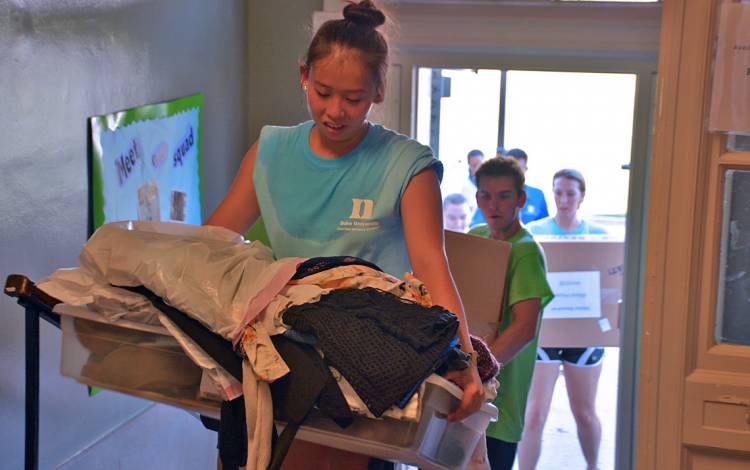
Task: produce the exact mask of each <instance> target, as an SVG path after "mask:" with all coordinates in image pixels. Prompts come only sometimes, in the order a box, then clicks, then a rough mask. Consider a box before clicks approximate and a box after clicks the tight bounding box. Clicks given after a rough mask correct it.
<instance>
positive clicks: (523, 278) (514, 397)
mask: <svg viewBox="0 0 750 470" xmlns="http://www.w3.org/2000/svg"><path fill="white" fill-rule="evenodd" d="M469 233H470V234H472V235H478V236H480V237H485V238H489V237H490V230H489V227H488V226H487V225H480V226H478V227H475V228H473V229H471V231H470V232H469ZM507 241H508V242H509V243H510V244H511V249H510V262H509V267H508V275H507V276H506V279H507V285H506V293H505V302H504V305H503V317H502V320H501V324H500V328H499V329H498V333H499V334H500V333H502V332H503V331H505V329H506V328H508V325H510V322H511V317H512V314H511V306H512V305H514V304H516V303H518V302H520V301H522V300H527V299H534V298H537V299H540V301H541V305H542V308H544V307H545V306H546V305H547V304H548V303H549V302H550V300H552V297H553V294H552V289H550V287H549V284H548V283H547V268H546V262H545V259H544V252H543V251H542V247H540V246H539V244H538V243H537V242H535V241H534V238H533V237H532V236H531V234H530V233H529V232H528V231H527V230H526V229H525V228H521V229H520V230H519V231H518V232H517V233H515V234H514V235H513V236H512V237H510V239H509V240H507ZM540 315H541V312H540ZM540 318H541V316H540ZM539 324H541V322H539ZM538 340H539V328H537V332H536V335H535V336H534V340H533V341H531V343H529V344H528V345H527V346H526V347H525V348H524V349H522V350H521V351H520V352H519V353H518V354H517V355H516V357H514V358H513V360H512V361H510V363H508V364H506V365H505V367H503V369H502V370H501V371H500V374H499V375H498V378H497V379H498V381H499V382H500V388H499V389H498V391H497V398H495V401H494V404H495V406H497V408H498V410H499V411H500V414H499V416H498V420H497V422H495V423H490V425H489V427H488V428H487V435H488V436H490V437H493V438H495V439H500V440H503V441H505V442H518V441H520V440H521V433H522V431H523V420H524V414H525V412H526V400H527V398H528V395H529V387H531V376H532V375H533V373H534V364H535V363H536V346H537V342H538Z"/></svg>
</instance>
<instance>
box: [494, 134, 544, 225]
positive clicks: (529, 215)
mask: <svg viewBox="0 0 750 470" xmlns="http://www.w3.org/2000/svg"><path fill="white" fill-rule="evenodd" d="M503 156H504V157H505V158H512V159H513V160H515V161H516V162H518V165H519V166H520V167H521V170H522V171H523V172H524V174H526V171H527V170H528V169H529V168H528V166H527V164H528V162H529V156H528V155H526V152H524V151H523V150H521V149H519V148H514V149H510V150H508V151H506V152H505V154H503ZM523 190H524V191H525V192H526V204H525V205H524V206H523V209H521V222H523V224H524V225H527V224H528V223H529V222H533V221H535V220H539V219H543V218H545V217H547V216H548V215H549V212H548V211H547V201H546V200H545V199H544V192H542V190H541V189H539V188H534V187H533V186H529V185H528V184H525V185H524V186H523Z"/></svg>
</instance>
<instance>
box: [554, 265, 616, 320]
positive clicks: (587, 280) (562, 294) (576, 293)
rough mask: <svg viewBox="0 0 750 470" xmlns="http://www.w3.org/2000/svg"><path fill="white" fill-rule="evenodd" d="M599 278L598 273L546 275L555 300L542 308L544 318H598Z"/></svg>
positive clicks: (580, 272)
mask: <svg viewBox="0 0 750 470" xmlns="http://www.w3.org/2000/svg"><path fill="white" fill-rule="evenodd" d="M600 276H601V274H600V272H599V271H576V272H551V273H547V282H549V285H550V287H551V288H552V292H553V293H554V294H555V298H554V299H552V302H550V303H549V304H548V305H547V306H546V307H545V308H544V318H545V319H550V318H599V317H600V316H601V310H602V307H601V305H602V304H601V279H600Z"/></svg>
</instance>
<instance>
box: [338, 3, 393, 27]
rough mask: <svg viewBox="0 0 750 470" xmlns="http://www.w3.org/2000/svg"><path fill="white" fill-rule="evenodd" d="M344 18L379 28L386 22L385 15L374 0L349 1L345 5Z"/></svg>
mask: <svg viewBox="0 0 750 470" xmlns="http://www.w3.org/2000/svg"><path fill="white" fill-rule="evenodd" d="M344 19H345V20H346V21H351V22H352V23H356V24H359V25H362V26H369V27H371V28H377V27H378V26H380V25H382V24H383V23H385V15H384V14H383V12H382V11H380V10H378V8H377V7H376V6H375V5H374V4H373V3H372V0H362V1H361V2H359V3H354V2H349V4H348V5H347V6H345V7H344Z"/></svg>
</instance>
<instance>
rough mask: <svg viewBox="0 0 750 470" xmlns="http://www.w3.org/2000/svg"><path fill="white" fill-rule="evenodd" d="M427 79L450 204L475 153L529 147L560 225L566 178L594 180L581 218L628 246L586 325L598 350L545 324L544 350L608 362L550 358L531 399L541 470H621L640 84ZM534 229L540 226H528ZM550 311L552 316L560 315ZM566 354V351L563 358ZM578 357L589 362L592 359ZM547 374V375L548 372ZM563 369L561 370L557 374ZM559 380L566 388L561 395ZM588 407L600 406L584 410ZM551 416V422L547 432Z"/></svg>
mask: <svg viewBox="0 0 750 470" xmlns="http://www.w3.org/2000/svg"><path fill="white" fill-rule="evenodd" d="M417 78H418V86H417V119H416V138H417V140H419V141H421V142H422V143H424V144H427V145H431V146H432V148H433V150H434V151H435V153H436V154H437V156H438V157H439V158H440V160H441V161H442V162H443V164H444V166H445V176H444V179H443V182H442V187H441V189H442V192H443V196H447V195H450V194H454V193H459V194H464V195H466V194H467V190H466V188H467V182H469V180H470V178H469V173H470V171H469V158H468V155H469V153H470V152H471V151H472V150H480V151H481V152H482V153H483V154H484V156H485V157H486V158H487V157H494V156H495V155H496V154H498V153H504V152H508V151H509V150H510V149H522V150H523V151H524V152H525V154H526V156H527V159H526V161H525V163H526V183H527V185H528V186H531V187H532V188H538V189H539V190H541V193H542V194H543V197H544V200H545V201H546V206H547V212H548V216H549V217H551V218H555V216H556V213H557V207H558V205H560V204H564V202H562V201H561V198H560V197H559V196H558V197H557V198H556V195H555V193H556V190H555V189H553V176H554V175H555V174H556V173H557V172H558V171H560V170H563V169H573V170H577V171H578V172H579V173H580V174H581V175H582V176H583V177H584V179H585V193H584V194H583V196H584V198H583V201H582V202H581V203H580V206H579V209H578V218H579V219H580V220H585V221H586V222H587V223H590V224H591V225H592V226H596V227H600V228H602V229H603V230H604V232H605V233H606V236H604V237H600V238H599V239H598V240H599V241H600V242H601V243H609V244H610V245H611V246H613V247H618V246H619V248H617V249H619V252H618V253H619V255H616V256H619V258H618V259H619V260H620V261H619V262H613V263H610V264H611V266H609V265H608V266H606V267H603V268H602V271H601V272H599V273H596V276H597V277H598V281H597V282H598V284H597V285H598V288H599V290H600V292H599V295H600V298H601V309H600V310H599V311H597V312H596V315H598V317H597V318H596V319H592V320H591V321H590V322H589V323H586V325H593V326H594V327H595V328H598V329H599V330H601V334H599V331H595V330H590V331H591V332H592V333H591V337H592V339H591V340H590V341H588V342H587V340H586V338H585V334H583V333H579V334H578V337H576V338H575V339H564V338H563V337H561V336H560V335H559V334H557V335H555V334H553V332H552V330H553V329H554V330H560V328H559V327H560V325H562V323H561V322H557V321H556V320H558V319H559V318H558V319H555V320H552V319H549V320H547V319H545V320H544V322H543V326H542V342H543V343H544V342H545V337H546V338H547V341H546V344H544V346H548V347H549V348H550V349H565V351H564V352H565V354H570V349H573V348H572V346H577V349H581V350H584V352H583V353H581V354H582V355H585V354H589V355H590V357H591V356H592V355H593V356H596V355H598V354H599V352H600V351H591V349H590V348H589V347H591V348H594V347H597V346H606V347H605V348H604V354H603V356H602V358H601V360H598V359H596V357H594V358H593V359H591V358H589V359H586V360H583V361H582V362H581V364H573V363H571V362H570V361H567V360H565V359H563V360H562V361H561V362H559V363H558V362H556V361H557V358H555V357H552V358H549V357H540V359H542V360H541V361H539V362H538V363H537V371H541V372H538V373H536V377H537V378H541V377H546V379H545V380H543V381H542V382H545V383H542V384H541V385H540V384H539V383H537V382H538V381H537V380H535V382H534V384H533V385H532V390H531V395H530V397H535V396H536V397H537V402H536V403H537V405H535V410H536V411H537V413H536V418H531V417H529V415H528V414H527V425H526V429H527V430H529V429H530V428H533V429H535V430H537V431H539V432H540V433H541V442H542V445H541V453H540V455H539V460H538V464H537V467H536V468H539V469H546V468H560V467H561V466H563V465H564V466H567V467H571V468H586V461H587V458H588V460H589V461H592V460H595V461H596V462H595V464H596V465H598V468H600V469H602V470H605V469H613V468H614V467H615V442H616V438H615V434H616V422H617V416H616V415H617V396H618V368H619V356H620V348H619V334H618V328H619V303H620V300H621V299H622V292H623V286H622V284H623V282H622V279H623V265H624V260H623V259H622V256H623V252H624V250H623V246H624V241H625V235H626V234H625V231H626V230H625V227H626V217H627V209H628V191H629V177H630V175H629V173H628V171H626V170H627V169H628V168H629V164H630V156H631V151H632V149H631V143H632V142H633V129H634V127H635V126H634V122H633V121H634V116H635V103H636V93H637V89H636V84H637V76H636V75H635V74H629V73H589V72H568V71H566V72H558V71H532V70H512V69H511V70H506V69H448V68H418V73H417ZM527 193H528V191H527ZM468 197H469V196H468V195H467V198H468ZM470 202H473V201H470ZM472 206H473V204H472ZM472 208H473V207H472ZM471 219H472V217H471V216H470V217H469V220H471ZM475 220H476V219H475ZM532 224H533V222H532V221H528V224H527V225H529V226H531V225H532ZM539 239H542V240H543V239H544V237H542V236H540V237H539ZM558 241H559V240H558ZM579 241H581V240H579ZM583 241H587V242H588V241H589V240H583ZM610 245H607V246H610ZM597 246H598V248H597V249H604V250H605V252H606V250H607V249H605V248H602V247H603V246H604V245H597ZM553 248H555V247H554V246H550V247H549V249H548V250H547V258H548V265H549V266H550V271H553V270H554V269H553V268H554V267H555V266H564V265H565V263H566V262H568V261H566V260H564V259H557V258H560V257H565V255H564V253H565V251H566V250H562V253H563V254H560V253H561V250H558V249H553ZM553 290H555V286H553ZM549 310H550V309H549V308H548V309H547V312H545V318H546V317H548V316H550V315H551V314H550V312H549ZM579 320H581V321H580V322H579V323H573V325H574V326H573V328H575V329H578V330H580V331H589V330H586V328H578V327H576V326H575V325H583V324H584V323H583V320H582V319H579ZM562 329H563V330H564V329H565V328H562ZM574 333H575V332H574ZM582 335H583V337H582ZM557 343H560V344H557ZM589 343H590V344H589ZM557 346H559V347H560V348H555V347H557ZM569 346H570V347H569ZM545 350H546V349H545ZM573 359H575V358H573ZM577 359H578V360H579V361H580V360H581V357H578V358H577ZM540 362H541V363H542V364H541V368H540ZM552 364H559V366H555V365H552ZM545 368H546V371H545V370H542V369H545ZM553 369H554V370H556V371H557V372H551V373H552V374H553V375H550V371H551V370H553ZM550 377H553V379H554V381H553V382H552V384H551V385H550V382H549V381H550ZM540 380H541V379H540ZM540 390H542V392H541V395H540ZM545 394H549V395H550V396H551V398H549V397H545ZM548 398H549V400H548V402H549V408H548V410H546V409H544V406H543V405H544V403H542V405H539V403H540V402H546V401H547V399H548ZM581 400H583V401H584V402H586V401H588V402H589V403H593V405H592V406H585V403H584V406H581V405H580V402H581ZM540 406H541V412H539V409H540ZM591 410H593V411H594V412H595V416H594V417H592V416H590V415H591V413H590V411H591ZM574 411H575V412H574ZM540 416H541V417H542V418H545V419H541V422H540ZM579 435H580V436H581V438H580V439H579ZM524 452H527V453H526V454H525V455H531V456H532V457H531V458H532V460H533V457H534V450H533V446H532V448H531V451H530V452H531V454H528V452H529V447H528V443H524V442H523V441H522V445H521V446H520V453H522V454H523V453H524ZM597 452H598V455H596V454H597ZM586 457H587V458H586ZM528 460H529V457H527V462H528ZM517 465H518V461H517Z"/></svg>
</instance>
